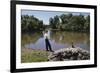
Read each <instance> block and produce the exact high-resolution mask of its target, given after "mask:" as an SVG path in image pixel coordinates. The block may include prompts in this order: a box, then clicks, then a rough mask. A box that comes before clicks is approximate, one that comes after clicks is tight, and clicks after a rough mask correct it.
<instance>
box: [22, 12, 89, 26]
mask: <svg viewBox="0 0 100 73" xmlns="http://www.w3.org/2000/svg"><path fill="white" fill-rule="evenodd" d="M69 13H72V14H73V15H80V13H79V12H61V11H59V12H58V11H56V12H55V11H37V10H36V11H35V10H21V15H29V16H31V15H33V16H34V17H36V18H38V19H39V20H43V23H44V24H45V25H49V19H50V18H51V17H54V16H56V15H58V16H60V15H61V14H69ZM81 14H82V15H84V16H87V15H89V13H81Z"/></svg>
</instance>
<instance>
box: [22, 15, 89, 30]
mask: <svg viewBox="0 0 100 73" xmlns="http://www.w3.org/2000/svg"><path fill="white" fill-rule="evenodd" d="M47 27H49V28H51V29H52V30H53V29H55V30H56V29H57V30H68V31H85V32H89V30H90V16H89V15H87V16H84V15H82V14H80V15H72V14H62V15H60V16H58V15H56V16H54V17H51V18H50V19H49V26H47V25H45V24H44V23H43V20H39V19H38V18H36V17H34V16H29V15H22V16H21V29H22V32H25V31H30V32H32V31H34V30H44V29H46V28H47Z"/></svg>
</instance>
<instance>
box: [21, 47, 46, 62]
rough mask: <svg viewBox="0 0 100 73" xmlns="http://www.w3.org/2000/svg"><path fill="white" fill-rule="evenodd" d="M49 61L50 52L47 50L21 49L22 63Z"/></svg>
mask: <svg viewBox="0 0 100 73" xmlns="http://www.w3.org/2000/svg"><path fill="white" fill-rule="evenodd" d="M46 61H48V52H46V51H45V50H33V49H26V48H22V49H21V62H22V63H31V62H46Z"/></svg>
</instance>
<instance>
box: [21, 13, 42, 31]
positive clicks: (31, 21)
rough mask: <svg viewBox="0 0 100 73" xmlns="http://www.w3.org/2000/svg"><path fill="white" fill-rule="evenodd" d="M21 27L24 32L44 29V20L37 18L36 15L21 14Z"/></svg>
mask: <svg viewBox="0 0 100 73" xmlns="http://www.w3.org/2000/svg"><path fill="white" fill-rule="evenodd" d="M21 28H22V32H25V31H30V32H33V31H34V30H41V29H43V21H42V20H39V19H37V18H36V17H34V16H29V15H22V16H21Z"/></svg>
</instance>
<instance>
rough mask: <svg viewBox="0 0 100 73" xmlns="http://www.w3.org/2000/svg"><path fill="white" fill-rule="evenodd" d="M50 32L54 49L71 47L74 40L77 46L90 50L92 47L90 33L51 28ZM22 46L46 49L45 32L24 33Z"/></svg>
mask: <svg viewBox="0 0 100 73" xmlns="http://www.w3.org/2000/svg"><path fill="white" fill-rule="evenodd" d="M48 34H49V37H50V43H51V46H52V49H53V50H57V49H61V48H67V47H71V45H72V42H73V43H74V45H75V47H81V48H83V49H86V50H88V51H89V49H90V45H89V43H90V40H89V37H90V36H89V33H82V32H68V31H50V30H49V31H48ZM22 46H24V47H25V48H31V49H44V50H45V41H44V37H43V32H34V33H27V34H22Z"/></svg>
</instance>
